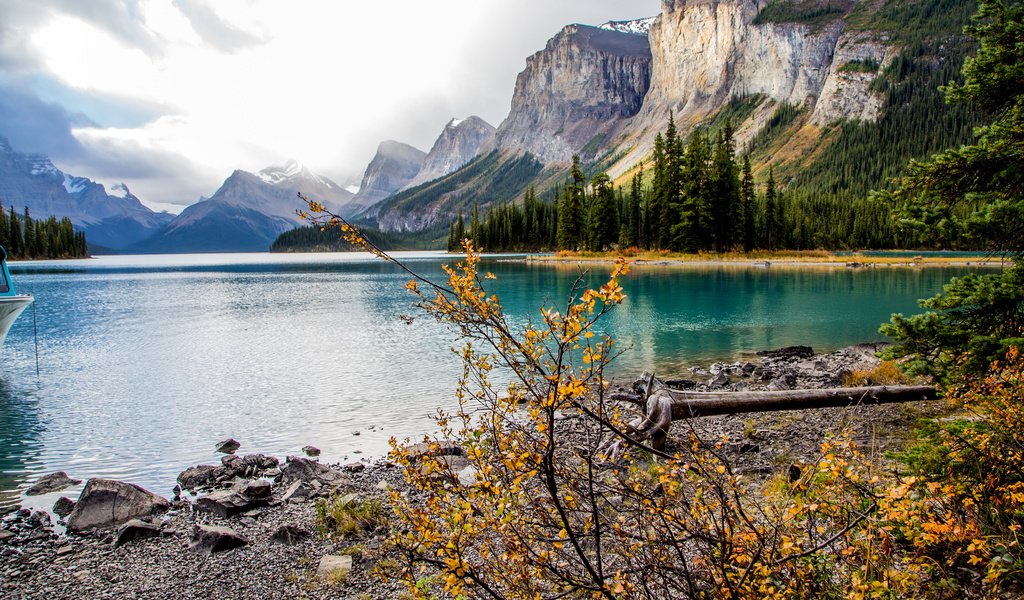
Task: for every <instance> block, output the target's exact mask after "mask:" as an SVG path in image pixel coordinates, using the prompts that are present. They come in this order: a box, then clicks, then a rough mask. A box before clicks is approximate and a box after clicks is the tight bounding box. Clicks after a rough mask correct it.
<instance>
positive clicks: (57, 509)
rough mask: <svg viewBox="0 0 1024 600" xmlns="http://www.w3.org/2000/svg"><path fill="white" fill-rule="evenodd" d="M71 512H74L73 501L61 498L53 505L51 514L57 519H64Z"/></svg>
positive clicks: (65, 497)
mask: <svg viewBox="0 0 1024 600" xmlns="http://www.w3.org/2000/svg"><path fill="white" fill-rule="evenodd" d="M73 510H75V501H74V500H72V499H71V498H68V497H67V496H61V497H60V498H57V501H56V502H54V503H53V514H55V515H57V516H58V517H61V518H66V517H67V516H68V515H70V514H71V511H73Z"/></svg>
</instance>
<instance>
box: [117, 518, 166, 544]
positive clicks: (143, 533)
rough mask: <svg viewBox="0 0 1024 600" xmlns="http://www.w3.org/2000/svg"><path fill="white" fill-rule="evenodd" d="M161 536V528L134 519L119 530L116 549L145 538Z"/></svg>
mask: <svg viewBox="0 0 1024 600" xmlns="http://www.w3.org/2000/svg"><path fill="white" fill-rule="evenodd" d="M160 534H161V530H160V527H159V526H158V525H154V524H153V523H149V522H146V521H143V520H141V519H132V520H131V521H128V522H127V523H125V524H124V525H122V526H121V528H120V529H118V530H117V537H116V538H115V539H114V547H115V548H117V547H118V546H122V545H124V544H127V543H128V542H134V541H135V540H141V539H145V538H151V537H157V536H159V535H160Z"/></svg>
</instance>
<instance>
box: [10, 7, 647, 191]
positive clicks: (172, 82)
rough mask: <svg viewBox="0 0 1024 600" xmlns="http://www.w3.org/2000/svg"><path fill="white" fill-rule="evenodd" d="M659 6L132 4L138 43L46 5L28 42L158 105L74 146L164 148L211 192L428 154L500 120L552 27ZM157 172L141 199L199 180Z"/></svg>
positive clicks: (97, 90)
mask: <svg viewBox="0 0 1024 600" xmlns="http://www.w3.org/2000/svg"><path fill="white" fill-rule="evenodd" d="M658 6H659V2H657V0H645V1H643V2H629V1H625V0H572V1H567V2H558V3H551V2H547V1H541V0H520V1H519V2H504V1H502V2H499V1H498V0H439V1H437V2H422V0H391V1H389V2H336V1H333V2H332V1H314V0H295V1H291V2H279V1H276V0H226V1H225V0H218V1H217V2H216V3H214V2H205V3H203V2H198V1H197V0H188V1H186V0H142V1H141V2H140V7H139V15H138V26H139V27H140V28H141V29H142V33H140V34H139V35H138V36H136V37H135V38H133V37H130V36H126V35H124V34H123V31H122V30H123V24H122V22H123V21H124V19H123V18H119V19H118V21H117V22H118V24H119V27H120V29H117V30H115V29H113V28H112V27H111V28H107V27H104V22H103V20H102V19H97V18H95V15H89V18H88V19H86V18H85V17H83V16H82V15H80V14H74V13H72V12H69V11H61V10H59V9H54V10H53V11H50V13H48V14H49V15H50V16H49V17H48V18H46V19H43V20H40V21H39V22H38V24H37V25H36V27H37V28H36V30H35V31H34V33H33V34H32V35H31V38H30V39H31V41H32V52H31V53H32V54H33V55H34V56H35V57H38V59H39V62H40V63H41V64H42V65H44V68H45V69H46V71H47V73H46V75H47V76H49V77H53V78H56V79H57V80H59V81H61V82H62V83H63V84H64V85H66V86H68V87H70V88H73V89H75V90H78V91H79V92H83V93H94V94H97V95H108V96H113V97H118V98H127V99H135V100H136V101H138V102H139V103H145V104H146V105H150V106H153V105H158V106H161V107H166V112H165V114H164V115H163V116H160V117H158V118H156V119H154V120H152V121H151V122H149V123H145V124H142V125H140V126H138V127H133V128H120V129H112V128H104V127H88V128H79V129H75V130H74V134H75V136H76V137H77V138H78V139H79V140H80V141H81V143H82V144H83V146H84V147H86V148H87V149H88V148H107V149H108V150H109V149H111V148H113V147H118V146H120V147H123V148H129V149H134V150H135V151H139V152H158V153H161V154H163V155H167V154H171V155H176V156H178V157H180V159H181V160H182V161H184V162H185V163H188V164H191V165H192V168H191V169H186V171H190V172H191V174H192V175H191V176H193V177H195V178H196V179H198V180H199V181H201V182H202V183H203V185H211V186H214V187H211V188H210V189H209V191H208V192H207V193H212V192H213V190H214V189H215V186H216V185H217V184H219V182H220V181H221V180H222V179H223V178H224V177H226V176H227V174H229V173H230V172H231V171H232V170H233V169H235V168H242V169H246V170H258V169H260V168H262V167H264V166H266V165H267V164H271V163H274V162H279V161H280V160H281V159H283V158H287V157H296V158H299V159H301V160H303V161H304V162H305V163H306V164H308V165H309V166H310V167H311V168H313V169H315V170H318V171H319V172H322V173H324V174H326V175H328V176H331V177H335V178H339V179H344V178H346V177H347V176H349V175H355V174H358V172H359V171H361V169H362V168H363V167H364V166H365V165H366V162H367V161H368V160H369V158H370V156H371V154H372V152H373V151H374V149H375V148H376V145H377V143H378V142H379V141H380V140H383V139H389V138H393V139H398V140H400V141H404V142H407V143H411V144H413V145H416V146H419V147H420V148H423V149H428V148H429V147H430V145H431V144H432V143H433V140H434V138H435V137H436V136H437V134H438V133H439V132H440V131H441V129H442V128H443V126H444V124H445V123H446V122H447V121H448V120H449V119H450V118H451V117H465V116H468V115H469V114H478V115H480V116H482V117H483V118H485V119H487V120H489V121H491V122H492V124H494V125H497V124H498V123H499V122H500V120H501V119H502V118H503V117H504V116H505V114H507V111H508V104H509V100H510V98H511V95H512V90H513V86H514V83H515V76H516V74H517V73H518V71H519V70H521V69H522V67H523V65H524V64H525V59H526V57H527V56H528V55H529V54H531V53H533V52H535V51H537V50H539V49H540V48H542V47H543V44H544V42H545V41H546V40H547V39H548V38H549V37H551V36H552V35H554V34H555V33H556V32H557V31H558V30H559V29H560V28H561V26H563V25H565V24H568V23H569V22H591V23H596V22H599V21H603V20H607V19H610V18H632V17H639V16H647V15H650V14H655V13H656V12H657V10H658ZM122 17H123V16H122ZM112 18H113V15H112ZM218 36H220V37H218ZM221 37H222V38H223V39H220V38H221ZM136 38H138V39H143V40H146V43H133V42H132V41H131V40H132V39H136ZM229 38H230V39H229ZM66 108H67V109H68V110H70V111H74V110H75V107H73V106H68V107H66ZM82 174H83V175H87V176H95V177H100V176H103V177H107V178H109V179H117V178H118V177H117V175H116V173H102V174H90V173H82ZM183 176H188V175H185V174H184V173H183ZM167 183H168V182H167V180H166V178H159V179H154V180H152V181H147V180H141V181H129V185H130V186H131V188H132V190H133V191H134V192H135V193H136V194H137V195H139V196H140V197H142V198H145V199H148V200H150V201H153V202H172V203H188V202H193V201H194V200H195V197H194V196H185V195H183V193H184V190H185V189H194V188H195V187H196V186H195V183H196V182H191V183H192V185H187V186H180V187H178V188H176V187H175V186H173V185H172V186H168V185H167ZM343 183H344V182H343Z"/></svg>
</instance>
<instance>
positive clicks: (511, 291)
mask: <svg viewBox="0 0 1024 600" xmlns="http://www.w3.org/2000/svg"><path fill="white" fill-rule="evenodd" d="M396 254H397V255H398V256H399V257H401V258H402V259H403V260H405V261H407V262H408V264H409V265H410V266H411V267H412V268H414V269H415V270H417V271H420V272H422V273H424V274H427V275H431V276H437V275H439V274H440V272H441V271H440V265H441V264H442V263H445V262H448V263H450V262H455V261H456V260H458V258H457V257H453V256H450V255H445V254H438V253H396ZM11 270H12V272H13V278H14V279H15V282H16V285H17V287H18V289H19V291H23V292H27V293H31V294H33V295H34V296H35V298H36V306H35V313H36V314H35V316H36V324H37V329H38V349H39V353H38V357H39V377H38V379H37V377H36V352H35V348H36V346H35V341H34V340H35V336H34V334H33V313H32V310H31V309H30V310H28V311H26V312H25V313H24V314H23V315H22V316H21V317H20V318H19V319H18V321H17V322H16V323H15V324H14V327H13V328H12V329H11V332H10V334H9V335H8V337H7V341H6V343H5V344H4V347H3V349H2V350H0V361H2V362H0V364H2V365H3V367H2V370H0V507H2V506H7V505H10V504H12V503H14V502H17V501H19V500H21V498H20V496H21V492H22V491H23V490H24V489H26V488H27V487H28V486H29V485H30V484H31V483H32V482H33V481H35V479H37V478H38V477H39V476H40V475H43V474H46V473H49V472H52V471H56V470H64V471H67V472H68V473H69V475H71V476H72V477H75V478H79V479H87V478H89V477H111V478H116V479H122V480H127V481H132V482H134V483H138V484H140V485H142V486H144V487H147V488H149V489H151V490H153V491H154V492H157V493H160V494H165V495H168V494H170V492H171V488H172V487H173V486H174V479H175V477H176V476H177V474H178V472H180V471H181V470H182V469H183V468H185V467H186V466H189V465H193V464H199V463H204V462H205V463H210V462H215V461H217V460H219V457H218V455H216V454H215V453H214V452H213V446H214V444H215V442H217V441H219V440H222V439H225V438H228V437H234V438H235V439H238V440H240V441H241V442H242V448H241V450H240V451H239V453H242V454H245V453H253V452H263V453H267V454H273V455H276V456H279V457H282V458H283V457H284V456H287V455H289V454H298V453H300V449H301V448H302V447H303V446H305V445H307V444H312V445H314V446H317V447H319V448H320V449H321V450H322V451H323V454H322V457H321V458H322V460H325V461H328V462H335V461H353V460H359V459H361V458H368V457H376V456H380V455H382V454H384V453H385V452H386V451H387V448H388V446H387V440H388V438H389V437H391V436H397V437H399V438H404V437H406V436H419V435H422V434H423V433H425V432H429V431H432V430H433V429H434V427H433V421H432V416H433V415H434V414H435V412H436V409H437V408H438V407H445V408H452V407H453V396H452V393H451V392H452V390H453V389H454V387H455V384H456V380H457V377H458V375H459V374H460V372H461V369H460V367H459V360H458V357H457V356H455V355H454V354H453V353H452V352H450V351H449V348H451V347H452V346H456V345H458V346H460V345H461V343H460V342H458V341H457V340H456V339H455V338H454V336H453V334H452V333H451V332H449V331H448V330H446V329H445V328H443V327H441V326H440V325H438V324H436V323H435V322H433V321H432V320H431V319H428V318H426V317H424V316H422V315H420V314H419V313H418V312H417V309H416V308H415V307H414V306H412V297H411V295H410V294H409V293H408V292H407V291H406V290H404V289H403V284H404V283H405V282H406V281H407V280H408V279H409V277H408V275H406V274H404V273H402V272H400V271H399V270H398V269H397V268H396V267H395V266H393V265H388V264H385V263H383V262H381V261H379V260H377V259H374V258H373V257H370V256H368V255H362V254H303V255H271V254H215V255H163V256H110V257H100V258H96V259H90V260H82V261H55V262H46V263H35V262H30V263H16V264H12V265H11ZM481 270H483V271H491V272H493V273H494V274H495V275H497V277H498V279H497V281H494V282H489V283H493V284H494V285H493V287H492V288H491V289H493V291H495V292H496V293H498V294H499V296H500V297H501V299H502V302H503V304H504V305H505V308H506V310H507V312H508V314H509V315H510V316H511V317H512V319H513V320H514V321H516V322H517V323H519V324H522V323H524V322H525V321H526V319H528V318H533V319H535V320H539V311H538V308H539V307H540V306H541V304H543V303H545V302H547V303H548V304H549V305H551V306H556V307H557V306H564V302H565V300H564V298H565V296H566V294H567V293H568V291H569V289H570V288H571V286H572V283H573V281H574V280H575V279H576V278H577V276H579V274H580V270H579V268H578V267H576V266H574V265H565V264H559V265H551V264H539V263H526V262H522V261H515V260H509V257H504V256H503V257H493V258H487V259H485V262H484V265H483V266H482V267H481ZM605 270H606V269H605V268H603V267H599V266H595V267H592V271H593V274H592V275H589V276H587V277H585V279H586V280H587V282H588V283H589V284H591V285H599V284H600V283H602V282H603V279H604V278H605V277H606V273H605ZM969 271H970V269H967V268H960V267H950V268H946V267H933V268H929V269H910V268H879V269H863V270H852V269H843V268H838V269H800V268H776V267H773V268H772V269H763V268H751V267H729V266H721V267H699V268H686V267H678V268H671V269H637V270H636V271H635V272H634V273H633V274H631V275H630V276H628V277H627V278H626V279H625V281H624V283H623V285H624V287H625V289H626V293H627V295H628V298H627V300H626V302H625V304H624V305H623V306H621V307H619V308H617V309H616V310H615V311H614V312H613V313H612V314H611V315H609V316H608V318H607V319H606V321H605V322H604V326H605V329H606V330H607V331H608V332H609V333H611V334H612V335H614V336H615V337H616V338H617V339H618V340H619V341H620V342H621V344H620V349H624V350H626V352H625V353H624V354H623V355H622V356H621V357H620V358H618V359H617V361H616V363H615V364H614V366H613V374H620V375H624V376H631V375H635V374H637V373H639V372H640V371H641V370H644V369H651V368H654V369H656V370H657V371H658V372H659V373H664V374H674V373H680V372H682V371H683V370H684V369H685V368H686V367H688V366H691V365H697V364H706V363H708V362H710V361H713V360H718V359H730V358H735V357H738V356H744V355H747V354H751V353H753V352H755V351H757V350H760V349H765V348H775V347H780V346H787V345H794V344H804V345H810V346H813V347H814V349H815V350H816V351H825V350H830V349H834V348H838V347H841V346H845V345H849V344H852V343H857V342H861V341H869V340H878V339H881V336H880V335H879V334H878V333H877V330H878V326H879V324H880V323H882V322H884V321H887V320H888V318H889V315H890V314H891V313H893V312H904V313H910V312H914V311H915V310H917V305H916V299H918V298H924V297H929V296H932V295H934V294H935V293H937V292H939V291H941V289H942V285H943V284H944V283H946V282H947V281H948V280H949V278H950V277H951V276H953V275H958V274H963V273H966V272H969ZM403 315H404V316H412V317H414V318H413V319H412V322H411V323H408V322H407V319H402V318H400V317H401V316H403ZM357 432H358V435H357ZM65 493H66V494H69V495H72V496H74V495H75V494H76V493H77V491H76V490H70V491H67V492H65ZM58 495H59V494H58ZM55 497H56V495H48V496H44V497H41V498H39V499H35V500H29V499H26V502H27V503H28V504H31V505H34V506H49V505H52V503H53V499H54V498H55Z"/></svg>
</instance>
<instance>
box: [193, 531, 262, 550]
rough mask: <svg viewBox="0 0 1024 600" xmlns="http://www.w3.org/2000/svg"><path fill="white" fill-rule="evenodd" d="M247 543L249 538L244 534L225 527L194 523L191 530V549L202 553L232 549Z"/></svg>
mask: <svg viewBox="0 0 1024 600" xmlns="http://www.w3.org/2000/svg"><path fill="white" fill-rule="evenodd" d="M248 543H249V540H248V539H247V538H246V537H245V536H243V535H242V534H240V533H238V532H237V531H235V530H233V529H229V528H227V527H217V526H215V525H196V528H195V529H194V530H193V531H192V545H191V548H192V550H195V551H196V552H202V553H204V554H213V553H214V552H224V551H226V550H233V549H235V548H241V547H242V546H245V545H247V544H248Z"/></svg>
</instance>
